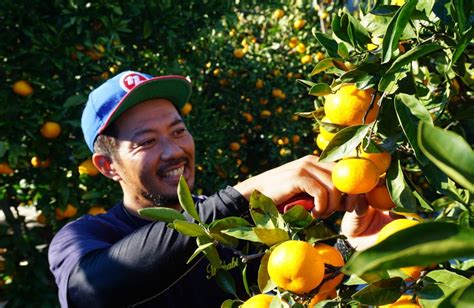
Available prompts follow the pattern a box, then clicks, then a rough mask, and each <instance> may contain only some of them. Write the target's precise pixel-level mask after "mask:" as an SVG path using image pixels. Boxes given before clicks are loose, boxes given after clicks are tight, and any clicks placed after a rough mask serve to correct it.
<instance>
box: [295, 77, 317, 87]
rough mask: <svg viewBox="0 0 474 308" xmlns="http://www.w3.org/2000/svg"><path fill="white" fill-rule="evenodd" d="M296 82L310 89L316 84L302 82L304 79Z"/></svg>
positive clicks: (306, 81)
mask: <svg viewBox="0 0 474 308" xmlns="http://www.w3.org/2000/svg"><path fill="white" fill-rule="evenodd" d="M296 82H298V83H300V84H302V85H304V86H305V87H308V88H311V87H312V86H314V85H315V84H316V83H314V82H312V81H309V80H304V79H296Z"/></svg>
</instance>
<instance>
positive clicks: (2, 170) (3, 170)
mask: <svg viewBox="0 0 474 308" xmlns="http://www.w3.org/2000/svg"><path fill="white" fill-rule="evenodd" d="M13 172H14V171H13V169H12V168H11V167H10V165H9V164H8V163H7V162H1V163H0V174H13Z"/></svg>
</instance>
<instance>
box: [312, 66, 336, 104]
mask: <svg viewBox="0 0 474 308" xmlns="http://www.w3.org/2000/svg"><path fill="white" fill-rule="evenodd" d="M323 61H324V60H323ZM331 93H332V90H331V87H330V86H329V85H328V84H326V83H317V84H315V85H314V86H312V87H311V89H310V90H309V95H313V96H324V95H328V94H331Z"/></svg>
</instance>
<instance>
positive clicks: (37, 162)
mask: <svg viewBox="0 0 474 308" xmlns="http://www.w3.org/2000/svg"><path fill="white" fill-rule="evenodd" d="M30 162H31V165H32V166H33V167H34V168H47V167H49V165H50V164H51V160H50V159H49V158H47V159H46V160H41V158H39V157H38V156H33V157H32V158H31V161H30Z"/></svg>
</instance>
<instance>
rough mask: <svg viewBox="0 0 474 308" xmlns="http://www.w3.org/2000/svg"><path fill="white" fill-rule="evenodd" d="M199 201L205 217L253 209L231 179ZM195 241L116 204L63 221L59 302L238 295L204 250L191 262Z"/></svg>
mask: <svg viewBox="0 0 474 308" xmlns="http://www.w3.org/2000/svg"><path fill="white" fill-rule="evenodd" d="M196 201H197V202H196V205H197V210H198V213H199V216H200V217H201V219H202V221H204V222H206V223H209V222H211V221H213V220H215V219H219V218H223V217H228V216H242V215H246V214H247V213H248V202H247V200H246V199H245V198H244V197H243V196H242V195H240V193H239V192H237V191H236V190H235V189H233V188H232V187H228V188H226V189H224V190H221V191H219V192H217V193H216V194H214V195H212V196H210V197H209V198H206V199H204V198H197V199H196ZM186 215H187V214H185V216H186ZM187 218H188V220H189V221H192V218H191V217H189V216H187ZM196 247H197V245H196V240H195V238H191V237H188V236H185V235H182V234H180V233H179V232H177V231H175V230H173V229H170V228H168V227H167V224H166V223H165V222H159V221H157V222H151V221H148V220H145V219H141V218H138V217H135V216H131V215H129V214H128V213H126V211H125V208H124V207H123V205H122V204H118V205H116V206H114V207H113V208H112V209H111V210H110V211H108V212H107V213H106V214H101V215H97V216H90V215H85V216H83V217H81V218H80V219H78V220H76V221H73V222H71V223H69V224H67V225H66V226H64V227H63V228H62V229H61V230H60V231H59V232H58V233H57V234H56V236H55V237H54V239H53V241H52V242H51V245H50V248H49V262H50V269H51V271H52V272H53V274H54V276H55V278H56V283H57V285H58V287H59V299H60V303H61V306H62V307H68V306H70V307H88V308H92V307H126V306H137V307H220V305H221V304H222V302H223V301H224V300H225V299H229V298H233V296H232V295H230V294H228V293H225V292H223V291H222V290H221V289H220V288H219V287H218V286H217V284H216V281H215V279H214V278H215V277H213V276H214V275H215V270H214V269H213V268H212V267H211V266H210V264H209V262H208V261H207V259H206V258H204V257H202V255H200V256H199V257H197V258H195V259H194V260H193V261H192V262H190V263H189V264H186V261H187V260H188V259H189V257H190V256H191V255H192V254H193V252H194V251H195V249H196ZM218 250H219V254H220V257H221V259H222V262H223V263H224V265H225V268H226V269H230V273H231V274H232V276H233V277H234V278H235V280H236V282H237V284H241V280H242V279H241V270H242V264H241V262H240V259H239V258H238V257H237V256H236V255H235V254H234V253H233V251H231V250H230V249H227V248H226V247H224V246H221V245H219V246H218Z"/></svg>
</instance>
